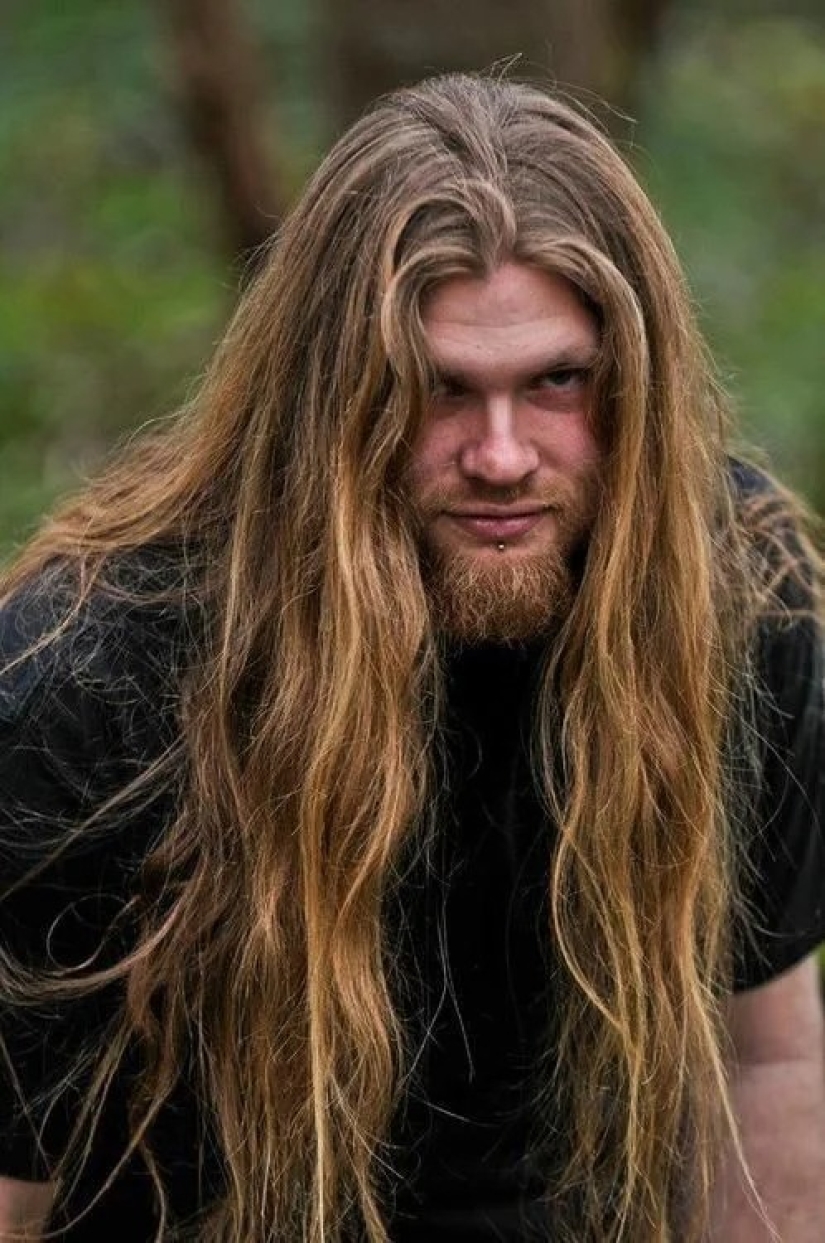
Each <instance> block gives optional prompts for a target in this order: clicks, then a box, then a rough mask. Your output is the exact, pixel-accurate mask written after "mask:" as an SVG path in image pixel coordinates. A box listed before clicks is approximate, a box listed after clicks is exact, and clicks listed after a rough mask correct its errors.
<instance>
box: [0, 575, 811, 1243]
mask: <svg viewBox="0 0 825 1243" xmlns="http://www.w3.org/2000/svg"><path fill="white" fill-rule="evenodd" d="M793 590H794V591H796V590H797V589H796V588H794V589H793ZM59 595H60V593H59V591H58V590H57V589H56V588H55V586H54V585H53V584H51V585H50V584H48V583H40V584H37V585H36V586H35V587H34V588H33V589H31V590H28V591H26V592H24V593H22V594H21V595H20V596H19V597H18V599H17V600H16V601H15V602H14V603H13V604H12V605H10V606H9V607H8V608H7V609H6V610H5V612H4V613H3V614H2V616H0V659H2V661H3V662H4V663H5V664H6V665H7V672H6V673H5V675H4V676H3V677H2V679H0V862H1V863H2V877H3V882H4V884H5V885H11V886H14V885H15V883H16V882H18V881H23V883H22V884H21V885H20V887H19V888H16V889H13V890H12V892H11V894H10V896H9V897H8V898H7V899H6V900H5V902H4V903H3V905H2V906H0V936H2V944H3V947H4V948H5V949H6V950H7V951H8V952H9V953H10V954H12V955H13V956H16V957H18V958H19V959H21V960H23V961H25V962H33V963H36V962H44V961H48V962H51V963H54V962H57V963H64V964H71V963H79V962H82V961H86V960H90V961H91V959H92V957H93V956H96V957H95V959H94V961H95V963H96V965H101V964H105V963H106V962H107V961H114V960H116V958H117V956H118V954H119V953H122V951H123V949H124V948H125V946H126V945H127V944H128V939H129V923H128V919H127V920H125V921H120V922H118V921H114V922H113V917H114V916H115V915H116V914H117V913H118V912H122V911H123V909H124V907H125V904H126V902H127V900H128V898H129V896H130V895H131V894H132V893H133V892H134V891H135V887H136V885H137V884H138V877H139V872H140V865H141V861H142V860H143V858H144V857H145V856H146V854H147V852H148V851H149V849H150V848H151V847H152V846H153V844H154V843H155V842H156V841H157V840H158V839H159V837H160V836H161V835H162V834H163V832H164V828H165V826H166V825H167V824H168V823H169V819H170V817H171V816H172V815H173V813H174V800H175V797H176V790H177V789H178V786H179V783H178V782H176V781H175V777H174V775H175V772H176V771H180V770H181V766H182V765H183V759H184V757H183V756H182V755H181V754H180V751H179V745H178V744H179V733H178V729H177V706H178V693H177V692H178V686H179V683H180V677H181V674H182V671H183V670H184V669H185V667H186V659H187V655H186V654H187V652H188V651H190V650H191V646H192V626H191V624H190V623H189V622H185V623H184V622H182V620H181V618H180V617H179V616H178V615H177V614H175V613H173V612H171V611H167V610H165V609H164V608H162V607H159V606H151V607H150V606H147V607H146V608H145V609H136V608H134V607H132V608H130V609H128V610H127V609H126V608H124V607H123V606H122V605H121V604H119V603H118V602H117V601H113V600H109V601H102V600H100V599H97V600H95V601H94V602H93V604H92V605H90V606H89V608H88V609H87V610H86V612H85V614H84V615H83V616H81V617H79V618H78V619H76V620H75V621H74V623H72V625H70V627H69V628H68V630H67V632H66V633H65V634H64V635H63V637H62V638H61V639H60V640H59V641H58V642H57V643H55V644H52V645H49V646H48V647H46V648H44V649H42V650H41V651H40V652H37V653H35V654H33V655H29V656H27V657H26V658H25V659H23V660H22V661H21V662H19V663H14V662H15V660H16V657H17V656H19V655H20V654H21V653H24V652H26V651H27V649H29V648H30V646H31V644H32V642H33V640H35V639H36V638H37V637H38V636H42V635H43V634H44V633H47V632H48V631H49V629H50V627H51V625H52V622H53V620H54V617H55V616H57V615H58V614H59V612H60V600H59ZM802 597H804V592H803V593H802V595H801V596H800V597H799V598H796V597H794V598H792V599H790V600H789V603H790V604H791V605H794V606H798V605H801V604H803V603H805V601H804V599H803V598H802ZM539 669H540V656H539V653H538V651H537V650H535V649H532V648H530V647H524V648H508V647H493V646H490V647H479V648H473V649H466V650H463V651H456V652H453V653H452V654H451V656H450V659H449V662H448V670H447V674H448V690H449V694H448V705H449V706H448V714H447V720H446V727H445V732H444V738H445V757H446V758H445V766H446V767H445V774H446V777H447V785H448V787H449V796H448V797H446V798H445V799H444V800H443V807H442V809H441V811H440V813H439V824H438V832H437V834H436V837H435V845H434V847H433V853H432V854H431V856H430V857H429V859H428V860H427V861H426V864H424V863H422V865H421V866H418V867H413V868H412V869H411V871H410V873H409V875H408V876H407V877H406V879H405V881H404V884H403V886H402V888H401V890H400V891H399V893H398V894H397V896H396V901H397V903H398V908H397V914H400V915H401V916H402V917H401V918H400V919H399V920H398V927H399V929H400V930H401V931H400V932H399V942H398V946H399V948H398V952H399V955H400V959H401V964H402V966H401V971H402V973H403V972H404V970H405V969H406V968H405V962H406V959H405V956H409V963H408V966H409V972H410V978H414V979H416V980H420V986H417V991H416V990H415V989H414V990H409V991H408V992H407V994H406V997H405V999H404V1000H403V1001H402V1002H401V1005H402V1010H404V1007H406V1012H405V1018H406V1020H407V1021H408V1023H409V1024H410V1027H411V1030H412V1033H413V1039H412V1041H411V1044H412V1046H413V1047H417V1048H418V1049H419V1054H418V1058H417V1064H416V1069H415V1073H414V1075H413V1077H412V1081H411V1087H410V1090H409V1092H408V1093H407V1096H406V1100H405V1104H404V1106H403V1108H402V1109H401V1110H400V1111H399V1114H398V1116H397V1118H396V1120H395V1124H394V1127H393V1134H392V1136H391V1138H392V1140H393V1143H394V1146H395V1147H394V1152H395V1153H396V1154H397V1162H396V1164H397V1166H398V1173H399V1177H398V1179H397V1183H396V1186H395V1190H394V1193H393V1195H392V1205H393V1215H392V1218H391V1224H390V1236H391V1238H392V1239H393V1243H423V1241H424V1240H426V1243H440V1241H441V1240H444V1243H446V1241H447V1240H450V1243H461V1240H464V1239H467V1240H470V1239H472V1240H479V1241H480V1240H485V1239H487V1240H493V1239H496V1240H513V1241H515V1240H516V1239H518V1240H524V1239H526V1238H531V1237H535V1238H537V1239H541V1238H544V1239H545V1240H546V1239H550V1238H552V1228H551V1226H550V1225H549V1223H547V1222H546V1221H545V1219H544V1217H543V1209H542V1208H541V1204H540V1202H541V1190H542V1188H541V1179H540V1177H539V1174H538V1171H537V1170H536V1169H535V1168H534V1166H533V1162H532V1158H531V1124H532V1119H531V1112H530V1101H531V1099H532V1097H533V1095H534V1091H535V1075H536V1067H537V1061H538V1057H539V1054H540V1053H541V1052H542V1048H543V1044H544V1042H546V1039H547V1018H548V1013H549V1011H550V1009H551V1008H552V963H551V956H550V953H549V950H548V947H547V941H548V935H547V926H548V925H547V912H546V906H545V902H546V899H545V893H546V885H547V880H546V878H547V870H548V865H549V861H550V857H551V854H552V850H553V828H552V825H551V824H550V823H549V822H548V820H547V817H546V815H545V813H544V812H543V810H542V808H541V805H540V803H539V801H538V799H537V797H536V795H535V792H534V788H533V782H532V778H531V775H530V765H529V759H528V739H529V728H530V719H531V712H532V707H533V698H534V694H535V691H536V687H537V683H538V677H539ZM759 673H760V677H761V680H762V683H763V686H762V693H761V695H760V706H759V721H758V725H759V731H758V732H759V734H760V736H761V740H762V754H763V758H762V779H761V782H760V789H759V790H758V791H757V792H756V797H755V802H756V818H755V823H756V825H757V826H758V831H757V832H755V833H754V836H753V840H752V841H751V842H749V844H748V854H749V857H750V859H751V861H752V864H753V869H754V880H753V884H752V890H751V894H750V896H751V899H752V904H753V907H754V909H755V920H754V928H755V932H754V936H753V938H752V939H750V940H748V941H745V942H743V944H742V946H741V951H740V955H739V960H738V965H737V972H736V986H737V987H738V988H750V987H754V986H756V985H758V984H760V983H762V982H764V981H766V980H768V979H770V978H772V977H774V976H775V975H777V974H779V973H780V972H782V971H784V970H785V969H787V968H788V967H790V966H791V965H792V964H793V963H795V962H797V961H798V960H799V959H800V958H802V957H803V956H804V955H806V954H807V953H809V952H810V951H811V950H812V949H813V948H815V947H816V946H817V945H818V944H819V943H820V942H821V941H823V940H825V842H823V825H825V781H824V780H823V764H822V757H823V742H825V706H824V705H823V652H822V641H821V636H820V635H819V633H818V631H817V628H816V626H815V625H814V624H813V622H812V621H811V620H810V619H805V618H794V617H791V616H789V618H788V620H787V621H785V622H783V623H781V624H778V623H777V624H773V625H771V626H769V627H766V628H765V629H764V632H763V634H762V639H761V643H760V651H759ZM152 761H159V762H160V763H161V765H162V766H163V771H165V772H166V773H167V774H168V777H169V779H168V780H165V781H161V782H158V783H157V784H156V786H154V787H153V788H152V790H150V791H149V792H147V791H146V790H140V789H137V790H136V792H135V794H134V797H132V798H131V799H130V800H129V801H127V803H126V805H125V806H121V807H120V809H119V811H118V815H117V817H116V820H115V821H114V822H111V821H107V819H106V817H105V816H104V817H103V818H102V819H101V822H100V823H99V824H98V825H97V826H96V825H95V824H94V823H92V824H90V826H89V827H88V829H87V830H86V831H84V833H83V834H82V835H81V836H79V837H77V838H73V837H71V834H72V826H74V825H76V824H77V823H78V822H79V821H81V820H83V819H84V818H85V817H87V816H88V814H89V812H90V811H91V810H92V809H93V808H94V807H96V806H99V805H100V804H101V802H103V801H104V800H105V799H106V798H107V797H108V796H109V795H111V794H112V793H114V792H115V791H117V790H119V789H122V788H123V787H124V786H125V785H126V784H127V783H128V782H130V781H134V779H135V778H136V777H138V776H139V774H140V773H141V772H142V771H143V770H144V769H145V768H146V766H147V764H148V763H150V762H152ZM44 826H47V828H48V830H49V837H50V839H51V840H50V841H49V842H46V841H44ZM55 840H63V841H64V843H65V849H64V851H63V852H62V854H61V855H60V856H59V857H58V858H57V859H56V860H54V861H52V862H51V863H49V864H48V865H47V866H45V867H44V868H43V869H42V870H41V871H39V872H38V873H37V874H36V875H35V876H33V877H32V878H31V879H28V880H24V878H25V876H26V874H27V873H28V872H29V871H30V870H31V869H32V867H35V866H37V865H38V864H39V863H40V862H41V861H42V860H43V859H44V858H45V856H46V852H47V847H48V846H49V845H50V844H53V842H54V841H55ZM107 929H110V931H109V933H108V935H106V936H104V935H103V933H104V930H107ZM119 989H120V986H119V985H114V986H111V987H107V988H104V989H102V990H101V991H100V992H99V993H97V994H95V995H94V996H93V997H91V998H90V997H86V998H83V999H81V1000H78V1001H76V1002H72V1003H71V1004H64V1003H60V1004H56V1003H55V1004H46V1003H44V1005H43V1006H42V1007H40V1008H39V1009H38V1010H36V1011H29V1012H27V1013H25V1014H23V1015H21V1014H20V1013H19V1012H16V1011H15V1012H12V1011H10V1010H9V1008H8V1007H3V1009H2V1012H0V1017H1V1018H2V1032H3V1036H4V1039H5V1041H6V1045H7V1048H8V1051H9V1055H10V1062H11V1065H12V1066H13V1069H14V1074H15V1076H16V1077H17V1079H18V1080H19V1087H20V1089H21V1094H22V1097H23V1098H24V1099H25V1100H27V1101H28V1102H29V1103H30V1111H31V1117H32V1118H34V1119H37V1122H38V1125H39V1126H41V1127H42V1131H41V1142H42V1147H43V1150H44V1152H43V1153H41V1155H40V1156H38V1155H37V1152H36V1145H35V1143H34V1141H33V1137H32V1122H31V1120H30V1119H27V1118H26V1116H25V1115H24V1114H23V1112H22V1111H21V1109H20V1105H19V1098H18V1094H17V1093H16V1092H15V1091H14V1089H13V1087H12V1085H11V1082H10V1079H11V1076H10V1074H9V1073H5V1072H0V1110H1V1111H2V1112H1V1113H0V1171H1V1172H2V1173H5V1174H8V1175H11V1176H14V1177H18V1178H44V1177H46V1176H47V1173H48V1166H49V1159H50V1157H51V1158H52V1159H53V1158H54V1156H56V1155H57V1154H58V1153H59V1152H60V1150H61V1147H62V1145H63V1144H65V1141H66V1134H67V1128H68V1127H69V1126H70V1123H71V1118H72V1115H73V1113H74V1112H75V1111H76V1107H77V1099H78V1096H77V1093H79V1092H81V1091H82V1085H81V1086H80V1087H79V1088H78V1089H76V1092H75V1095H74V1096H72V1095H71V1094H69V1095H67V1096H65V1097H64V1098H63V1101H62V1105H61V1106H60V1107H58V1108H56V1109H53V1110H52V1111H51V1114H50V1115H49V1116H48V1117H47V1118H46V1119H45V1121H44V1120H43V1118H42V1116H41V1115H42V1109H41V1108H40V1107H39V1105H38V1097H42V1094H43V1090H44V1088H45V1089H46V1090H48V1089H49V1088H50V1087H51V1086H53V1085H54V1084H56V1083H58V1082H59V1081H60V1078H61V1075H62V1074H63V1072H64V1071H65V1068H66V1066H67V1064H68V1061H69V1059H70V1058H71V1057H74V1056H75V1055H76V1054H77V1052H78V1050H79V1049H80V1048H82V1047H84V1045H89V1046H90V1047H95V1046H96V1045H99V1044H100V1041H101V1040H102V1039H105V1036H104V1035H103V1033H105V1030H106V1026H107V1023H108V1022H109V1021H110V1020H111V1018H112V1016H113V1015H114V1014H115V1013H116V1010H117V1007H118V1005H119V1003H120V992H119ZM133 1071H134V1066H133V1065H131V1064H130V1063H129V1060H128V1059H127V1061H126V1063H125V1065H124V1068H123V1073H122V1075H121V1077H120V1079H119V1080H118V1082H117V1083H116V1085H115V1087H114V1088H113V1089H112V1091H111V1092H110V1095H109V1101H108V1105H107V1110H106V1112H105V1115H104V1119H103V1122H102V1126H101V1130H100V1132H99V1134H98V1135H97V1137H96V1139H95V1143H94V1144H93V1146H92V1152H91V1156H90V1159H89V1161H88V1163H87V1166H86V1169H85V1172H84V1175H83V1178H82V1180H81V1183H80V1185H79V1186H78V1188H77V1190H76V1192H75V1194H74V1196H73V1197H72V1199H71V1201H70V1204H69V1211H70V1212H72V1211H76V1210H77V1209H78V1208H82V1207H84V1206H85V1205H87V1203H88V1201H89V1200H90V1199H91V1198H92V1195H93V1193H94V1192H95V1191H97V1190H98V1189H99V1188H100V1187H101V1185H102V1184H103V1182H104V1181H105V1178H106V1176H107V1174H108V1173H109V1172H110V1170H111V1168H112V1166H113V1163H114V1161H115V1160H116V1159H117V1157H118V1155H119V1154H120V1153H121V1152H122V1151H123V1148H124V1143H125V1136H126V1134H127V1130H128V1128H127V1123H126V1096H127V1090H128V1083H129V1078H130V1074H131V1073H133ZM154 1141H155V1145H156V1148H157V1151H158V1155H159V1160H160V1164H161V1167H162V1169H163V1170H164V1172H165V1177H166V1181H167V1185H168V1188H169V1193H170V1198H171V1203H172V1207H173V1210H174V1213H175V1216H176V1217H177V1218H178V1219H179V1220H183V1219H186V1218H187V1217H189V1216H190V1215H192V1214H193V1213H194V1212H195V1211H196V1210H197V1209H198V1207H199V1206H200V1205H202V1204H203V1203H204V1202H205V1201H206V1200H208V1199H209V1197H210V1196H215V1195H217V1194H219V1188H220V1172H219V1164H218V1161H217V1159H216V1158H215V1155H214V1152H213V1150H212V1148H211V1146H210V1144H209V1142H208V1137H205V1136H204V1131H203V1118H202V1117H201V1116H200V1115H199V1111H198V1109H197V1108H196V1105H195V1100H194V1095H193V1094H192V1093H191V1091H190V1090H189V1088H188V1087H187V1086H186V1085H185V1084H184V1085H183V1086H182V1087H181V1089H180V1090H179V1092H178V1094H177V1096H176V1098H175V1099H174V1100H173V1102H172V1104H171V1105H170V1107H169V1108H167V1109H166V1111H165V1113H164V1116H163V1117H162V1119H161V1121H160V1122H159V1123H158V1125H157V1127H156V1132H155V1135H154ZM154 1231H155V1219H154V1211H153V1197H152V1192H151V1187H150V1182H149V1179H148V1175H147V1173H146V1171H145V1169H143V1167H142V1165H141V1163H140V1161H139V1160H138V1159H134V1160H132V1161H130V1162H129V1164H128V1165H127V1167H126V1168H125V1169H124V1170H123V1171H122V1172H121V1174H120V1175H119V1176H118V1178H117V1179H116V1180H115V1182H114V1184H113V1185H112V1187H111V1188H110V1189H109V1190H108V1191H106V1192H105V1194H103V1195H102V1196H101V1197H100V1198H99V1199H98V1200H97V1202H96V1203H95V1204H94V1206H93V1207H92V1208H91V1209H89V1210H88V1212H87V1215H86V1216H85V1217H83V1218H82V1219H81V1221H80V1222H79V1223H78V1225H76V1226H75V1227H73V1228H72V1229H71V1230H69V1231H65V1232H64V1233H63V1234H62V1235H61V1236H60V1237H62V1238H64V1239H65V1240H72V1241H75V1243H84V1241H85V1243H88V1241H90V1240H96V1239H100V1238H117V1239H119V1240H120V1241H121V1243H146V1241H147V1240H149V1239H151V1238H152V1237H153V1235H154Z"/></svg>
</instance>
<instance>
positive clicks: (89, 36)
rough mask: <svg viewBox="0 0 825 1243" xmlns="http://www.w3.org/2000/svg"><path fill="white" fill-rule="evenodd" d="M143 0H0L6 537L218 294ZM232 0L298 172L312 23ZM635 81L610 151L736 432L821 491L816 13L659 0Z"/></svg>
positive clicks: (18, 529)
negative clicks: (634, 177) (712, 364)
mask: <svg viewBox="0 0 825 1243" xmlns="http://www.w3.org/2000/svg"><path fill="white" fill-rule="evenodd" d="M158 8H159V6H154V5H150V4H148V3H145V0H121V2H120V3H118V4H112V3H110V0H72V3H71V5H67V6H57V5H48V6H41V5H29V4H27V3H25V0H17V3H15V4H10V5H9V13H8V16H7V20H6V27H7V29H6V42H5V51H4V54H3V64H2V72H1V73H0V245H2V254H1V255H0V454H2V457H1V458H0V462H1V463H2V487H0V552H2V553H7V552H8V550H9V549H10V548H11V547H12V546H13V545H14V544H15V543H17V542H19V540H20V539H21V538H22V537H23V536H24V535H25V533H26V531H27V530H29V529H30V528H31V526H32V525H33V524H34V523H35V522H36V520H37V516H38V514H39V513H41V512H42V510H43V508H44V507H45V506H46V505H48V504H49V503H50V502H51V501H52V499H53V498H54V497H55V496H57V495H58V494H59V493H60V492H62V491H64V490H65V489H67V488H70V487H72V486H74V485H75V484H76V483H77V482H78V480H79V479H81V478H82V477H83V476H84V474H86V473H88V472H89V471H90V470H92V469H94V466H95V464H96V463H97V462H98V461H99V460H100V458H101V456H102V455H103V454H105V452H106V450H107V448H108V447H109V446H110V445H111V444H112V442H113V441H115V440H117V439H118V438H120V437H122V436H124V435H126V434H129V433H130V432H131V431H132V430H133V429H135V428H137V427H138V426H140V425H141V424H143V423H145V422H146V421H147V420H151V419H154V418H157V417H159V416H162V415H164V414H165V413H167V412H169V411H170V410H172V409H173V408H174V407H175V406H176V405H177V404H178V403H179V402H180V401H181V400H182V399H183V398H184V397H185V395H186V392H187V391H188V389H189V388H190V387H191V385H192V384H193V383H194V382H196V378H197V375H198V372H199V370H200V369H201V368H202V366H203V363H204V361H205V359H206V358H207V357H208V354H209V351H210V349H211V347H212V344H213V342H214V340H215V339H216V337H217V336H218V335H219V333H220V331H221V325H222V323H223V322H224V320H225V318H226V315H227V313H228V311H229V310H230V308H231V306H232V304H233V301H234V299H235V297H236V295H237V290H238V285H239V273H238V271H237V270H233V269H232V268H231V266H230V265H229V263H228V262H227V260H226V259H225V257H224V255H223V253H222V251H221V247H220V243H219V240H218V237H217V226H216V214H215V209H214V203H213V201H212V190H211V187H210V185H209V184H208V182H207V181H206V180H205V178H204V177H203V175H202V172H201V170H200V169H199V167H198V166H197V165H196V163H195V162H194V161H193V159H192V157H191V155H190V153H189V149H188V146H187V143H186V139H185V135H184V133H183V130H182V127H181V124H180V121H179V118H178V114H177V110H176V106H175V100H174V94H173V92H172V90H171V84H170V74H171V70H170V63H169V58H168V52H167V48H166V44H165V31H164V29H163V24H162V22H161V21H160V19H159V14H158ZM746 9H747V10H748V11H747V12H745V10H746ZM813 12H814V9H813V8H811V13H813ZM247 13H248V15H249V20H250V23H251V26H252V30H253V32H254V35H255V38H256V41H257V43H258V45H259V49H260V54H261V56H262V59H263V64H264V66H265V69H266V82H267V90H268V105H269V106H270V107H271V109H272V126H271V132H269V131H268V141H269V142H270V143H271V147H272V156H273V162H274V163H275V165H276V167H277V168H278V170H279V176H280V177H281V178H282V179H283V180H284V182H285V184H286V185H287V186H288V188H289V190H290V192H293V193H294V192H295V191H296V190H297V189H298V188H299V186H300V184H301V181H302V180H303V178H304V176H305V175H306V172H307V171H308V169H309V168H310V167H311V166H312V163H313V161H314V160H315V159H316V158H317V156H318V154H319V152H320V151H321V150H322V149H323V145H324V143H325V141H326V138H327V136H328V134H329V132H330V131H331V128H332V122H331V120H330V119H329V117H328V115H327V108H326V105H325V100H324V96H323V78H322V75H321V74H320V73H319V71H318V70H317V68H316V64H317V60H316V57H315V55H314V52H315V40H316V39H317V37H318V35H317V30H316V25H315V23H314V21H313V20H312V13H311V12H310V11H308V10H307V9H306V8H305V7H304V6H302V5H301V4H300V3H299V0H291V4H282V5H275V4H272V3H265V2H264V0H256V2H255V3H249V4H248V6H247ZM422 71H423V70H422ZM640 98H641V105H640V107H639V110H638V116H637V120H636V123H635V124H634V125H633V126H632V128H631V129H629V130H628V139H627V150H628V154H629V156H630V158H631V159H632V160H633V162H634V164H635V166H636V167H637V169H638V170H639V173H640V175H641V177H642V179H643V180H644V182H645V184H646V185H647V186H648V187H649V189H650V191H651V193H652V195H653V197H654V199H655V200H656V202H657V203H659V204H660V206H661V209H662V212H663V214H664V217H665V220H666V222H667V223H668V225H669V227H670V229H671V231H672V233H673V236H674V239H675V241H676V244H677V247H678V249H679V251H680V253H681V254H682V256H683V259H684V261H685V263H686V266H687V269H688V273H689V277H690V280H691V284H692V287H693V289H694V292H695V296H696V302H697V307H698V311H699V314H700V316H701V319H702V322H703V324H704V326H705V328H706V330H707V333H708V336H709V339H710V341H711V342H712V345H713V347H714V349H715V351H716V353H717V357H718V359H719V363H720V367H721V371H722V375H723V378H724V381H725V384H726V386H727V387H728V389H729V390H730V391H731V393H732V394H733V395H734V396H735V398H736V401H737V404H738V406H739V408H740V409H741V412H742V419H743V425H744V427H745V430H746V435H747V437H748V438H749V439H750V440H752V441H755V442H756V443H758V444H760V445H762V446H764V447H765V449H766V450H767V451H768V453H769V454H770V456H771V458H772V460H773V461H774V463H775V465H776V466H777V468H778V469H779V470H780V473H782V474H783V475H784V476H785V477H786V478H787V479H788V480H789V481H790V482H792V483H794V484H795V485H796V486H798V487H800V488H801V489H802V490H803V491H804V492H805V493H806V494H807V496H808V497H809V498H810V500H811V501H812V502H813V503H814V504H815V505H816V506H817V507H818V508H819V509H820V510H821V511H825V348H823V339H825V230H824V229H823V211H825V124H823V117H825V21H823V20H822V19H820V20H819V21H817V20H815V19H814V17H813V16H809V17H806V16H805V13H804V11H803V10H801V9H800V10H799V11H797V12H795V13H794V12H791V11H790V10H789V9H788V8H787V6H785V10H784V15H783V12H782V10H781V9H780V7H779V6H778V5H777V6H776V7H774V8H772V7H771V6H767V5H764V4H762V5H750V6H745V5H739V4H735V3H732V2H730V3H727V4H726V3H721V4H717V5H716V6H715V7H714V8H713V9H712V10H710V9H708V11H702V9H701V8H697V7H696V6H695V5H691V4H688V3H687V0H674V4H673V6H672V12H671V13H670V16H669V18H668V22H667V25H666V30H665V38H664V41H663V44H662V47H661V50H660V52H659V54H658V55H657V56H656V58H655V59H653V60H651V61H650V62H649V63H648V64H647V66H646V67H645V69H644V71H643V78H642V90H641V93H640Z"/></svg>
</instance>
